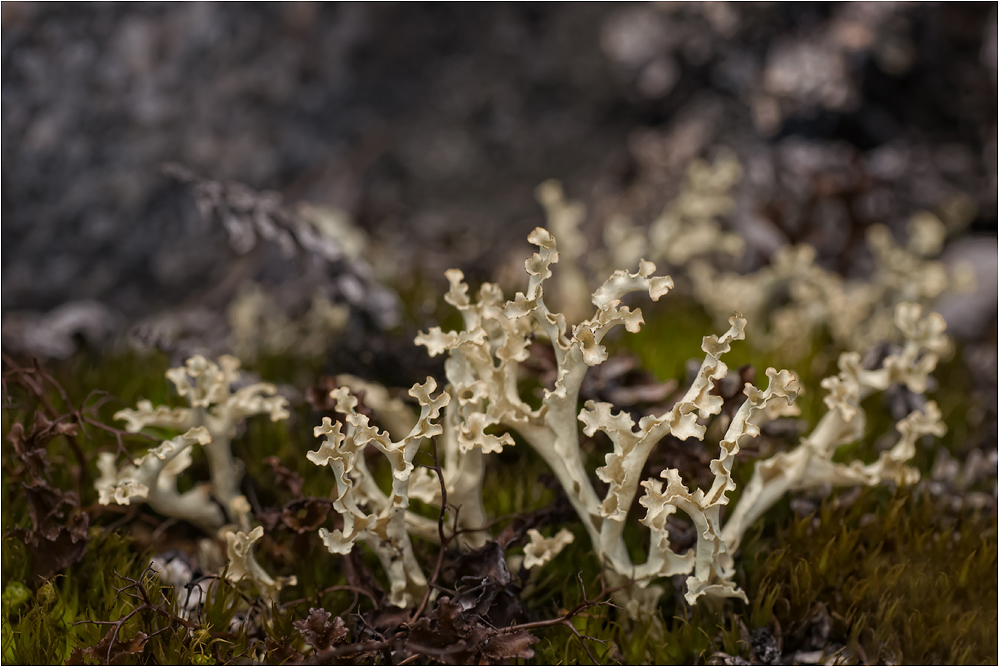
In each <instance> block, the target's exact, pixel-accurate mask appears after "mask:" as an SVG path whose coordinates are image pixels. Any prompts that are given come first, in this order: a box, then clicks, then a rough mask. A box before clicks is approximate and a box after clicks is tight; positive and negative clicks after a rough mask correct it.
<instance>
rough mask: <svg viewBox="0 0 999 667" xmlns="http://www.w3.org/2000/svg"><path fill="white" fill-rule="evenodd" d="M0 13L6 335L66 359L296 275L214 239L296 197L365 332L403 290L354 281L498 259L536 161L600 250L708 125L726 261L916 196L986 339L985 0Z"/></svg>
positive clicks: (12, 343) (298, 280)
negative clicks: (739, 172) (728, 187)
mask: <svg viewBox="0 0 999 667" xmlns="http://www.w3.org/2000/svg"><path fill="white" fill-rule="evenodd" d="M2 11H3V15H2V31H3V46H2V52H3V55H2V59H3V65H2V67H3V75H2V77H3V102H2V117H3V122H2V126H3V149H2V150H3V175H2V185H3V188H2V200H3V225H2V263H3V269H2V278H3V280H2V308H3V321H4V326H3V328H4V332H3V340H4V345H5V347H7V348H8V349H17V350H23V351H27V352H31V353H34V354H40V355H43V356H66V355H68V354H71V353H72V351H73V350H75V349H76V347H77V346H79V345H80V344H101V343H102V342H103V341H107V340H110V339H112V338H114V337H116V336H120V335H122V334H123V332H131V335H132V336H133V337H138V338H139V339H142V340H145V341H146V342H148V343H151V344H158V345H161V346H164V345H165V346H167V347H169V345H170V344H171V341H174V342H175V341H176V340H178V339H180V338H183V337H184V336H185V335H188V334H189V333H190V332H192V331H193V332H194V334H193V335H195V336H198V335H200V336H209V337H210V336H212V335H216V334H212V333H211V332H214V331H217V330H218V327H219V326H221V325H220V324H219V321H218V320H219V317H220V315H219V313H221V312H224V311H225V309H226V308H229V307H230V304H231V303H232V302H233V299H235V298H236V295H237V294H243V295H244V296H245V290H246V287H245V285H246V284H247V281H254V284H263V285H268V286H269V287H268V289H269V290H271V291H272V292H273V293H276V294H282V293H281V292H280V290H281V289H282V286H285V287H284V289H285V292H284V293H283V294H284V295H285V296H283V297H279V299H280V300H282V301H283V302H287V303H292V302H293V301H295V298H298V297H301V295H302V294H307V295H313V292H312V291H310V290H304V291H303V289H302V285H303V284H309V285H312V284H314V283H315V282H316V281H318V280H320V278H317V277H316V275H317V274H315V273H310V271H313V269H312V268H308V267H306V266H305V264H304V263H303V262H301V261H299V260H297V259H296V255H295V254H294V253H293V252H291V253H289V252H281V250H280V249H279V248H276V247H274V244H266V243H255V242H254V239H253V236H252V234H251V235H250V240H249V241H248V242H239V241H238V239H237V238H236V236H238V233H237V232H238V231H239V229H238V228H239V226H240V224H244V223H245V225H249V226H253V225H257V226H256V228H255V229H256V235H257V236H260V237H267V234H268V233H269V232H267V231H266V229H267V226H266V224H265V223H266V222H267V220H270V219H271V218H275V219H277V218H280V215H278V213H275V211H278V210H279V209H281V207H291V206H298V207H299V208H298V209H296V210H298V211H299V214H301V212H302V211H303V210H304V209H302V208H301V202H307V203H308V204H309V205H310V206H311V207H312V208H310V209H308V210H309V211H311V214H310V215H313V217H314V218H316V219H319V220H320V222H321V224H320V223H317V225H318V226H319V228H322V229H325V230H327V232H328V236H329V238H330V239H332V241H333V245H334V246H336V247H335V248H333V250H331V251H330V252H328V253H327V254H328V255H329V257H328V259H329V258H332V260H331V261H332V264H333V265H334V268H333V269H324V270H323V271H324V272H323V274H322V275H323V276H324V278H322V279H323V280H325V279H326V278H329V276H330V275H332V276H333V279H332V282H331V284H332V287H331V290H330V291H329V292H328V294H329V298H330V300H331V303H335V302H338V301H346V302H347V303H349V304H351V306H352V307H355V306H364V308H367V313H366V315H365V316H364V318H363V323H362V325H361V326H362V328H374V329H390V328H392V327H395V326H397V325H398V323H399V322H400V321H403V320H405V318H406V314H405V312H402V313H400V312H397V311H400V309H401V310H402V311H405V310H406V306H405V305H403V306H400V305H399V304H398V303H395V302H393V300H392V299H393V298H394V297H393V296H392V295H391V294H390V292H391V290H385V291H380V285H389V286H391V287H393V288H398V287H399V286H400V284H406V283H407V282H409V281H411V280H415V278H413V276H426V277H427V278H426V279H427V280H430V281H432V282H433V283H434V285H435V286H436V285H437V281H440V280H441V278H440V275H441V272H442V271H443V270H444V269H446V268H449V267H451V266H457V267H460V268H463V269H464V270H465V271H466V274H468V275H469V277H470V278H471V280H472V281H480V280H484V279H488V278H492V277H495V276H496V275H497V274H499V273H502V271H503V270H504V267H506V266H509V265H510V258H511V257H519V258H522V257H523V252H524V250H525V248H526V241H525V238H526V236H527V233H528V232H529V231H530V230H531V229H532V228H533V227H535V226H537V225H540V224H544V222H545V217H544V211H543V209H542V207H541V206H540V205H539V204H538V202H537V201H536V200H535V194H534V190H535V188H536V186H537V185H538V184H539V183H541V182H542V181H544V180H546V179H551V178H557V179H559V180H561V181H562V183H563V184H564V188H565V192H566V194H567V196H569V197H570V198H572V199H574V200H578V201H580V202H582V203H583V204H584V205H585V206H586V209H587V215H586V218H585V222H584V223H583V228H582V229H583V230H584V233H586V234H587V235H588V236H589V237H590V238H591V239H593V240H594V243H597V242H598V240H599V239H600V235H601V231H600V230H601V229H602V225H604V224H605V223H606V221H607V220H609V219H611V218H613V217H614V216H627V217H628V218H629V219H630V220H632V221H634V222H635V224H638V225H642V224H648V222H649V220H651V219H652V218H653V217H655V216H656V215H657V214H658V213H659V212H660V211H661V210H662V209H663V206H664V205H665V204H666V203H667V202H669V201H670V200H671V199H672V198H673V197H675V196H676V195H677V193H678V192H679V190H680V187H681V184H682V180H683V174H684V171H685V169H686V167H687V165H688V164H689V163H690V162H691V161H692V160H694V159H695V158H698V157H711V156H712V155H715V154H717V152H718V151H719V150H721V149H722V148H725V149H729V150H731V151H734V153H735V155H736V156H737V157H738V159H739V161H740V163H741V164H742V168H743V174H744V176H743V178H742V180H741V182H740V184H739V186H738V191H737V195H736V198H735V201H736V206H735V209H734V211H733V212H732V214H731V216H729V219H728V223H727V224H728V225H729V226H730V227H731V228H733V229H734V230H735V231H737V232H738V233H739V234H741V235H742V236H743V237H744V238H745V239H746V243H747V250H748V252H747V253H745V255H744V256H743V258H742V259H741V260H740V261H741V265H740V266H739V267H738V268H741V269H742V270H750V269H753V268H756V267H758V266H760V265H761V264H763V263H765V262H766V261H768V259H767V258H769V257H770V256H771V255H772V253H773V251H774V249H775V248H776V247H778V246H780V245H782V244H787V243H798V242H808V243H811V244H813V245H815V246H816V247H817V249H818V253H819V261H820V262H821V263H822V264H823V265H825V266H827V267H828V268H831V269H834V270H837V271H839V272H841V273H843V274H844V275H850V274H851V273H856V272H863V270H864V264H863V262H864V256H865V255H864V252H865V251H864V248H863V246H864V243H863V236H864V235H863V230H864V229H866V228H867V227H869V226H870V225H872V224H874V223H883V224H886V225H888V226H889V227H890V228H891V229H892V230H893V231H896V232H898V233H903V232H901V230H904V226H905V222H906V221H907V220H908V219H909V218H910V217H911V216H912V215H913V214H914V213H916V212H919V211H930V212H933V213H934V214H935V215H937V216H938V217H939V218H940V219H941V220H943V222H944V223H945V224H946V225H947V227H948V229H950V230H956V232H955V233H954V234H953V235H952V237H951V240H950V241H949V242H948V245H947V247H946V249H945V251H944V257H943V258H944V260H945V261H957V260H962V261H967V262H970V263H971V264H972V265H973V266H974V267H975V270H976V272H977V274H978V276H979V280H978V283H979V287H978V291H977V292H976V293H974V294H971V295H966V296H965V297H962V298H963V299H964V300H963V301H961V305H960V308H957V309H956V310H955V307H952V308H951V310H952V311H954V312H951V313H949V314H948V318H949V319H950V320H951V324H952V329H953V330H955V331H957V332H958V333H959V334H962V335H965V336H966V337H969V338H971V339H982V338H983V337H984V338H988V339H990V340H991V341H993V342H992V347H993V349H994V340H995V324H994V322H995V309H996V256H997V252H996V208H997V203H996V192H997V182H996V153H997V148H996V94H997V93H996V61H997V55H996V8H995V3H976V4H962V3H939V4H936V3H890V2H878V3H865V2H860V3H849V4H826V3H752V4H751V3H738V4H737V3H725V2H719V3H672V2H664V3H653V4H630V3H614V4H599V3H586V4H582V3H579V4H577V3H572V4H503V3H501V4H467V5H465V4H446V5H444V4H440V5H437V4H434V5H426V4H414V3H406V4H391V3H388V4H363V3H362V4H321V3H310V2H290V3H275V4H267V3H263V4H257V3H254V4H212V3H177V4H166V3H162V4H161V3H141V4H128V3H115V4H34V3H27V2H5V3H3V9H2ZM165 163H175V164H178V165H181V166H182V167H184V168H186V169H187V170H189V172H187V171H184V172H183V175H182V177H181V178H178V177H177V170H176V168H175V169H174V170H173V171H170V170H168V171H167V172H166V173H165V172H164V171H163V169H162V166H163V165H164V164H165ZM199 178H204V179H209V181H212V182H215V183H214V185H213V183H211V182H207V181H200V180H198V179H199ZM228 181H233V182H238V183H241V184H244V185H245V186H247V188H248V189H247V190H245V191H243V190H239V191H235V194H233V192H232V191H230V190H226V189H225V188H226V187H228V186H223V185H221V183H222V182H228ZM213 187H214V188H215V189H214V190H213V189H212V188H213ZM260 192H264V193H265V194H264V195H259V196H262V197H264V201H263V202H262V203H261V200H259V199H254V197H258V194H256V193H260ZM240 197H243V199H240ZM223 200H224V202H228V204H226V205H222V204H220V202H223ZM240 201H242V202H244V204H245V206H244V204H240V203H239V202H240ZM199 202H200V204H201V207H200V210H199V206H198V203H199ZM247 202H249V203H247ZM226 206H228V208H226ZM240 206H243V208H242V209H241V208H240ZM223 209H224V210H223ZM262 210H265V211H271V213H268V214H266V215H265V214H261V213H260V211H262ZM281 210H283V209H281ZM226 211H229V213H226ZM233 211H235V214H232V212H233ZM240 211H242V213H241V212H240ZM230 214H232V215H230ZM260 215H263V216H264V222H261V218H260ZM255 216H256V217H255ZM268 216H270V217H268ZM219 219H221V221H222V224H218V222H219ZM240 220H242V222H241V221H240ZM245 225H244V226H245ZM324 225H325V226H324ZM234 230H236V231H234ZM244 231H245V230H244ZM248 233H249V232H248ZM234 234H236V236H234ZM244 237H245V234H244ZM244 241H245V238H244ZM278 245H280V244H278ZM285 250H287V249H285ZM517 262H522V259H518V260H516V262H514V264H516V263H517ZM328 263H329V262H328ZM338 276H339V278H338ZM344 276H347V278H344ZM435 289H436V288H435ZM241 290H243V291H242V292H241ZM310 298H311V296H310ZM299 300H301V298H300V299H299ZM372 304H376V305H372ZM314 305H315V304H314V303H313V306H314ZM295 307H298V308H300V310H302V311H303V312H304V310H305V309H307V308H309V307H310V306H309V302H308V299H306V300H305V302H303V304H300V305H299V306H295ZM364 308H361V309H362V310H364ZM958 311H959V312H958ZM309 312H312V311H309ZM329 317H330V318H331V319H335V318H336V317H337V315H336V314H335V313H333V314H330V315H329ZM230 320H231V317H230ZM165 322H170V323H172V324H170V325H169V326H167V325H166V324H164V323H165ZM178 322H180V323H181V324H177V323H178ZM181 330H184V331H181ZM164 332H165V333H164ZM164 341H166V342H164ZM993 358H994V355H993ZM993 365H994V364H993Z"/></svg>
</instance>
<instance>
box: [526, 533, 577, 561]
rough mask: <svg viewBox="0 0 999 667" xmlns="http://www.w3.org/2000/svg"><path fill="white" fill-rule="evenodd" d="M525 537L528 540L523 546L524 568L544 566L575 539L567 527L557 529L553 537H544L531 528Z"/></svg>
mask: <svg viewBox="0 0 999 667" xmlns="http://www.w3.org/2000/svg"><path fill="white" fill-rule="evenodd" d="M527 537H528V539H529V540H530V542H528V544H527V546H525V547H524V568H525V569H528V570H532V569H534V568H540V567H544V566H545V565H546V564H547V563H548V562H549V561H551V560H552V559H553V558H555V557H556V556H558V555H559V554H560V553H562V550H563V549H565V548H566V547H567V546H569V545H570V544H572V543H573V542H574V541H575V539H576V536H575V535H573V534H572V533H571V532H570V531H569V530H568V529H567V528H563V529H562V530H560V531H558V533H556V534H555V536H554V537H545V536H544V535H542V534H541V533H540V532H538V531H537V530H536V529H534V528H531V529H530V530H528V531H527Z"/></svg>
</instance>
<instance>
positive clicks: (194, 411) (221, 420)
mask: <svg viewBox="0 0 999 667" xmlns="http://www.w3.org/2000/svg"><path fill="white" fill-rule="evenodd" d="M239 366H240V363H239V360H238V359H236V358H235V357H232V356H229V355H223V356H221V357H220V358H219V362H218V363H217V364H216V363H214V362H211V361H209V360H207V359H206V358H205V357H203V356H201V355H195V356H193V357H191V358H190V359H188V360H187V363H186V364H185V365H184V366H178V367H176V368H171V369H170V370H168V371H167V373H166V376H167V378H168V379H169V380H170V381H171V382H173V384H174V386H175V387H176V388H177V393H178V394H179V395H180V396H182V397H184V398H185V399H186V400H187V402H188V404H189V405H190V407H188V408H169V407H166V406H162V405H161V406H157V407H153V405H152V403H151V402H149V401H139V403H138V404H137V406H136V409H134V410H133V409H125V410H120V411H118V412H117V413H116V414H115V419H120V420H122V421H124V422H125V430H127V431H129V432H130V433H137V432H139V431H141V430H142V429H144V428H147V427H155V428H165V429H172V430H178V431H187V430H188V429H195V428H201V429H202V430H203V431H204V432H205V434H206V437H207V438H208V439H207V441H206V442H204V443H202V445H203V447H204V451H205V454H206V455H207V458H208V465H209V469H210V472H211V485H210V494H211V497H212V498H214V499H215V500H216V501H218V503H219V505H221V507H222V509H223V510H224V512H225V516H226V517H228V518H229V519H230V520H231V521H239V522H241V523H242V517H243V516H245V513H243V512H237V511H236V509H237V508H238V507H239V503H238V502H237V505H236V507H234V506H233V502H234V501H236V499H237V497H238V496H239V483H240V479H241V477H242V465H241V464H240V463H239V462H238V461H237V460H236V459H235V458H233V456H232V449H231V447H230V441H231V439H232V438H233V437H234V436H235V435H236V425H237V424H238V423H239V422H241V421H242V420H243V419H245V418H246V417H250V416H253V415H258V414H266V415H268V416H269V417H270V419H271V421H279V420H281V419H286V418H287V417H288V411H287V409H286V406H287V400H285V398H284V397H282V396H276V395H275V392H276V389H275V387H274V385H272V384H269V383H265V382H258V383H255V384H251V385H248V386H246V387H243V388H242V389H239V390H237V391H236V392H233V391H232V389H231V385H232V384H233V383H234V382H236V381H237V380H238V379H239V371H238V369H239ZM181 461H183V459H181ZM112 465H113V459H112ZM179 465H180V463H179V462H178V463H177V464H175V466H174V467H177V466H179ZM179 471H180V470H177V471H176V472H179ZM168 472H169V471H168ZM174 476H176V473H174ZM204 512H205V513H206V516H207V514H208V513H210V512H211V510H208V509H206V510H204ZM168 515H169V516H173V515H172V514H168ZM181 518H183V517H181ZM222 523H224V517H222V516H221V515H220V516H219V517H218V518H217V519H214V520H212V521H211V522H210V523H209V524H208V527H210V528H218V527H219V526H221V525H222ZM202 525H204V524H202Z"/></svg>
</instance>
